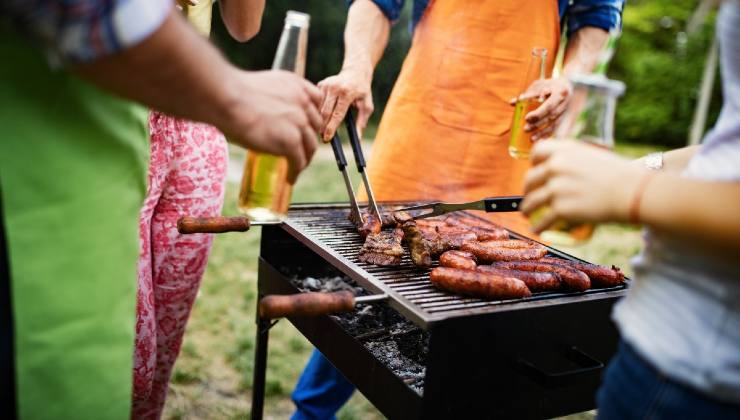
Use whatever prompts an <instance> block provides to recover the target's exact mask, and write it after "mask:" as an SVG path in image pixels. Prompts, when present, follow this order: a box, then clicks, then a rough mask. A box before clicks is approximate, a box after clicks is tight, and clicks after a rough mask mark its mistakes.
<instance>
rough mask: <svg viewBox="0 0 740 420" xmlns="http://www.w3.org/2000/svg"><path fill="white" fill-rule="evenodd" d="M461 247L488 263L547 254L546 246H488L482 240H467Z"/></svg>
mask: <svg viewBox="0 0 740 420" xmlns="http://www.w3.org/2000/svg"><path fill="white" fill-rule="evenodd" d="M460 249H462V250H463V251H467V252H470V253H471V254H473V255H475V256H476V258H478V261H481V262H487V263H491V262H494V261H521V260H537V259H540V258H542V257H544V256H545V254H547V249H545V248H544V247H534V248H504V247H492V246H487V245H484V244H483V243H480V242H466V243H464V244H463V245H462V247H460Z"/></svg>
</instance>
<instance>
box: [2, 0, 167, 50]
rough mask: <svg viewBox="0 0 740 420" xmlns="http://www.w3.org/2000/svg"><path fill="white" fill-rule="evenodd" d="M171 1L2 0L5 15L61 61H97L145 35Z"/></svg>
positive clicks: (159, 21)
mask: <svg viewBox="0 0 740 420" xmlns="http://www.w3.org/2000/svg"><path fill="white" fill-rule="evenodd" d="M172 7H173V3H172V0H76V1H62V0H37V1H30V0H3V1H0V17H1V18H2V20H4V21H6V22H9V23H10V24H12V25H14V26H15V27H16V28H18V29H19V30H20V31H23V32H24V33H25V34H26V35H27V36H29V37H30V38H31V39H33V40H34V41H35V42H36V43H37V44H39V46H40V47H41V48H43V49H44V50H45V51H46V53H47V56H48V58H49V61H50V62H51V63H52V64H53V65H58V64H60V63H80V62H86V61H92V60H95V59H97V58H100V57H103V56H106V55H109V54H113V53H116V52H118V51H121V50H124V49H126V48H129V47H131V46H133V45H135V44H137V43H139V42H141V41H143V40H144V39H145V38H147V37H148V36H149V35H151V34H152V33H153V32H154V31H155V30H156V29H157V28H159V26H160V25H161V24H162V22H164V19H165V18H166V17H167V15H168V14H169V13H170V11H171V10H172Z"/></svg>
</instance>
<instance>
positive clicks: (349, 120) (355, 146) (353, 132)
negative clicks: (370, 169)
mask: <svg viewBox="0 0 740 420" xmlns="http://www.w3.org/2000/svg"><path fill="white" fill-rule="evenodd" d="M344 125H345V126H346V127H347V134H349V143H350V144H351V145H352V153H354V155H355V163H357V170H358V171H359V172H362V171H364V170H365V156H364V155H363V154H362V144H360V136H358V135H357V126H355V116H354V112H352V107H350V108H349V109H347V114H345V115H344Z"/></svg>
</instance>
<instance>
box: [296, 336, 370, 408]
mask: <svg viewBox="0 0 740 420" xmlns="http://www.w3.org/2000/svg"><path fill="white" fill-rule="evenodd" d="M354 390H355V387H354V385H352V383H350V382H349V381H348V380H347V379H346V378H345V377H344V376H343V375H342V374H341V373H340V372H339V371H338V370H337V369H336V368H335V367H334V365H332V364H331V363H330V362H329V361H328V360H326V358H325V357H324V356H323V355H322V354H321V353H320V352H319V351H318V350H314V351H313V354H312V355H311V358H310V359H309V361H308V364H307V365H306V367H305V368H304V370H303V373H302V374H301V377H300V378H299V379H298V384H296V387H295V390H294V391H293V394H292V395H291V398H292V399H293V403H295V406H296V411H295V413H293V416H292V417H291V418H292V419H293V420H309V419H310V420H326V419H334V418H335V415H336V413H337V411H339V409H340V408H342V406H343V405H344V404H345V403H346V402H347V401H348V400H349V398H350V397H351V396H352V393H353V392H354Z"/></svg>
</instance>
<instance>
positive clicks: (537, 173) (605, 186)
mask: <svg viewBox="0 0 740 420" xmlns="http://www.w3.org/2000/svg"><path fill="white" fill-rule="evenodd" d="M531 156H532V164H533V165H534V166H533V168H532V169H530V170H529V172H527V175H526V177H525V185H524V192H525V194H526V195H525V198H524V201H523V202H522V206H521V210H522V212H523V213H524V214H525V215H530V214H532V213H533V212H535V211H536V210H537V209H539V208H541V207H542V206H549V210H548V213H547V215H546V216H544V217H543V219H542V221H541V222H539V224H538V225H537V226H533V230H534V231H535V232H538V233H539V232H542V231H543V230H545V229H547V228H548V227H549V226H550V225H552V224H553V223H554V222H555V221H557V220H567V221H570V222H606V221H627V219H628V218H629V206H630V203H631V201H632V195H633V194H634V191H635V190H636V188H637V184H638V183H639V180H640V177H641V176H642V174H643V173H644V170H643V169H640V168H636V167H635V166H634V165H633V164H632V163H631V162H630V161H629V160H626V159H623V158H621V157H619V156H617V155H615V154H614V153H612V152H610V151H607V150H603V149H599V148H597V147H595V146H593V145H589V144H587V143H582V142H576V141H572V140H551V141H542V142H537V143H536V144H535V145H534V147H533V148H532V155H531Z"/></svg>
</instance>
